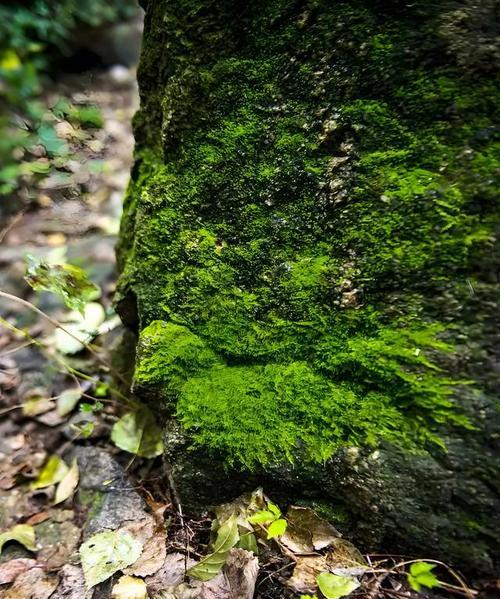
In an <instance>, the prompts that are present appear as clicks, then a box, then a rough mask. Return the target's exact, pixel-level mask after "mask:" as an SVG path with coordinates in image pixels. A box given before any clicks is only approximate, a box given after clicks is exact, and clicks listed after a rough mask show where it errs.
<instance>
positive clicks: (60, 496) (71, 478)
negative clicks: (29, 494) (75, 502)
mask: <svg viewBox="0 0 500 599" xmlns="http://www.w3.org/2000/svg"><path fill="white" fill-rule="evenodd" d="M79 478H80V471H79V469H78V464H77V461H76V458H75V459H74V460H73V463H72V464H71V468H70V469H69V470H68V472H67V473H66V476H65V477H64V478H63V479H62V480H61V482H60V483H59V484H58V486H57V489H56V496H55V499H54V505H56V504H57V503H62V502H63V501H66V499H68V498H69V497H71V496H72V495H73V493H74V492H75V489H76V487H77V486H78V480H79Z"/></svg>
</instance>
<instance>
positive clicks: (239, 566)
mask: <svg viewBox="0 0 500 599" xmlns="http://www.w3.org/2000/svg"><path fill="white" fill-rule="evenodd" d="M223 573H224V576H225V578H226V581H227V583H228V585H229V589H230V591H231V593H232V596H233V597H238V599H252V597H253V595H254V592H255V583H256V582H257V575H258V573H259V560H258V559H257V557H256V556H255V555H254V554H253V553H252V552H251V551H246V550H245V549H231V551H230V552H229V556H228V558H227V560H226V563H225V564H224V570H223Z"/></svg>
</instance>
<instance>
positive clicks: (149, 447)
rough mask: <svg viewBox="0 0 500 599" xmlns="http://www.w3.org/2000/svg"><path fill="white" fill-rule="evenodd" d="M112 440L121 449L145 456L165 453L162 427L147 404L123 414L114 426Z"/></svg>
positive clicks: (152, 456) (151, 456)
mask: <svg viewBox="0 0 500 599" xmlns="http://www.w3.org/2000/svg"><path fill="white" fill-rule="evenodd" d="M111 440H112V441H113V443H114V444H115V445H116V446H117V447H119V448H120V449H123V450H124V451H128V452H129V453H133V454H135V455H138V456H141V457H143V458H154V457H156V456H157V455H161V454H162V453H163V441H162V434H161V429H160V427H159V426H158V423H157V421H156V418H155V417H154V416H153V414H152V412H151V411H150V410H149V409H148V408H146V407H145V406H141V407H140V408H139V409H138V410H135V411H134V412H129V413H128V414H125V416H122V417H121V418H120V420H118V422H116V423H115V425H114V426H113V430H112V431H111Z"/></svg>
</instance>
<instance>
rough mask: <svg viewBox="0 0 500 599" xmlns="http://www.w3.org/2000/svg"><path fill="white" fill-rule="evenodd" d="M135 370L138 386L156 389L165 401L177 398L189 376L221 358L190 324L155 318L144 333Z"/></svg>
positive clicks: (141, 337) (139, 387)
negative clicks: (198, 335)
mask: <svg viewBox="0 0 500 599" xmlns="http://www.w3.org/2000/svg"><path fill="white" fill-rule="evenodd" d="M137 351H138V353H137V366H136V368H135V372H134V385H135V389H136V390H138V391H139V392H140V389H141V387H142V386H144V387H146V388H148V387H152V388H153V389H155V393H158V394H159V395H161V396H162V397H163V399H164V400H165V401H168V400H170V399H176V398H177V396H178V394H179V391H180V389H182V387H183V385H184V383H185V382H186V379H187V378H189V377H190V376H192V375H194V374H196V373H197V372H198V371H199V370H200V369H205V368H210V367H212V366H214V365H215V364H217V363H218V362H219V361H220V360H219V359H218V358H217V356H216V354H215V353H214V352H213V351H211V350H210V349H208V348H207V346H206V345H205V343H204V342H203V341H202V340H201V339H200V338H199V337H197V336H196V335H194V334H193V333H191V332H190V331H189V330H188V329H186V327H182V326H178V325H175V324H172V323H166V322H163V321H158V320H157V321H154V322H152V323H151V324H150V325H149V326H147V327H146V328H145V329H144V330H143V331H142V333H141V336H140V341H139V345H138V348H137Z"/></svg>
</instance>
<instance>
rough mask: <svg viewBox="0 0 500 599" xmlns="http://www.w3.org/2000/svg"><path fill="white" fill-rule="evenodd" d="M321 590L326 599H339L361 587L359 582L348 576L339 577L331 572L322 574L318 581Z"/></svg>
mask: <svg viewBox="0 0 500 599" xmlns="http://www.w3.org/2000/svg"><path fill="white" fill-rule="evenodd" d="M316 580H317V583H318V586H319V590H320V591H321V592H322V593H323V595H324V596H325V597H326V599H339V598H340V597H345V596H346V595H349V593H352V591H354V590H355V589H357V588H358V587H359V582H358V581H357V580H355V579H354V578H350V577H348V576H338V575H337V574H330V573H329V572H322V573H321V574H320V575H319V576H318V578H317V579H316Z"/></svg>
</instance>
